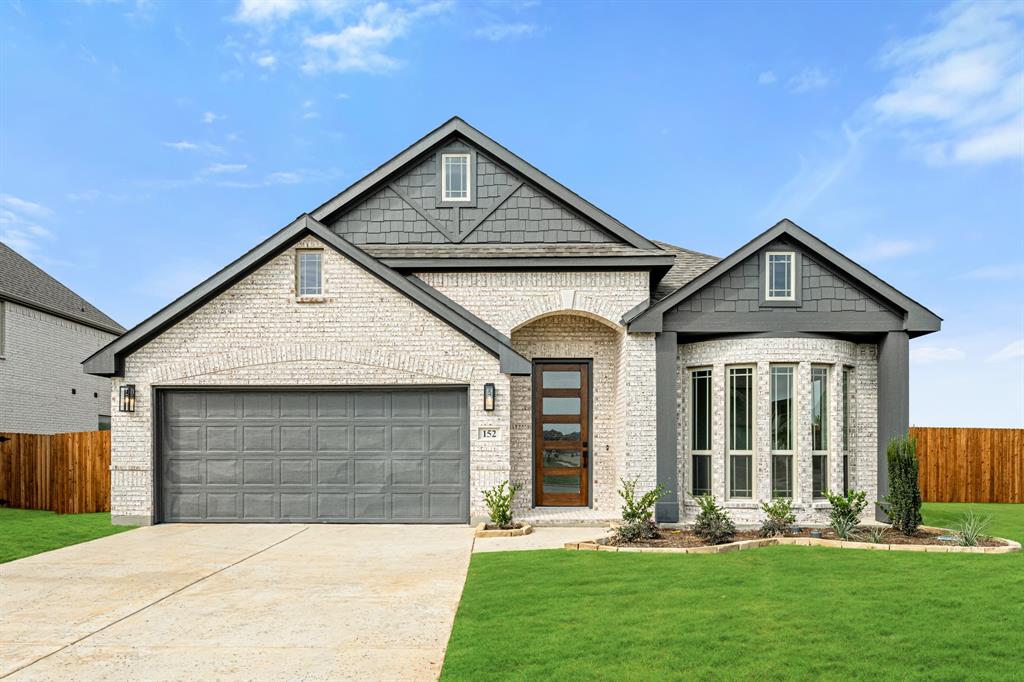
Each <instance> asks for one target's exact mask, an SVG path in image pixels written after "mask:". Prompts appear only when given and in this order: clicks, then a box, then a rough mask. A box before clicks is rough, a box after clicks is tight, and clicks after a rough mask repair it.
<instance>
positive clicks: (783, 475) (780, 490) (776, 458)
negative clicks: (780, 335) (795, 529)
mask: <svg viewBox="0 0 1024 682" xmlns="http://www.w3.org/2000/svg"><path fill="white" fill-rule="evenodd" d="M770 383H771V386H770V391H771V403H772V433H771V437H772V497H792V496H793V454H792V453H793V367H792V366H784V365H772V368H771V382H770ZM780 453H781V454H780Z"/></svg>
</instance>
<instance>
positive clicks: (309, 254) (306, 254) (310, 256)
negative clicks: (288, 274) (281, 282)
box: [295, 249, 324, 296]
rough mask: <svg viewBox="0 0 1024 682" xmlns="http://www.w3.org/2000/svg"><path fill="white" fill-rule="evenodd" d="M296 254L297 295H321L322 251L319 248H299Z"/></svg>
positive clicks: (322, 289)
mask: <svg viewBox="0 0 1024 682" xmlns="http://www.w3.org/2000/svg"><path fill="white" fill-rule="evenodd" d="M296 255H297V260H296V264H295V276H296V289H297V291H298V294H299V296H320V295H322V294H323V292H324V288H323V257H324V252H323V251H321V250H320V249H300V250H299V251H298V252H297V253H296Z"/></svg>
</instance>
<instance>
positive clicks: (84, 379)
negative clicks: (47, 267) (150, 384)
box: [0, 242, 124, 433]
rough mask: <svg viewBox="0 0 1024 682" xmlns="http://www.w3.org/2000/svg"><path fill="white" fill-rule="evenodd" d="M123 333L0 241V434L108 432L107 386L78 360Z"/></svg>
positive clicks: (99, 313) (88, 304)
mask: <svg viewBox="0 0 1024 682" xmlns="http://www.w3.org/2000/svg"><path fill="white" fill-rule="evenodd" d="M122 333H124V328H123V327H122V326H121V325H119V324H118V323H117V322H114V321H113V320H112V319H110V318H109V317H107V316H106V315H104V314H103V313H102V312H101V311H100V310H99V309H97V308H96V307H95V306H94V305H92V304H91V303H89V302H88V301H86V300H85V299H84V298H82V297H81V296H79V295H78V294H76V293H75V292H73V291H71V290H70V289H68V288H67V287H66V286H64V285H63V284H61V283H60V282H58V281H57V280H55V279H54V278H53V277H50V276H49V275H48V274H46V273H45V272H43V271H42V270H40V269H39V268H37V267H36V266H35V265H33V264H32V263H31V262H29V260H28V259H26V258H25V257H24V256H21V255H20V254H18V253H17V252H15V251H14V250H13V249H11V248H10V247H9V246H7V245H6V244H4V243H3V242H0V431H6V432H16V433H63V432H69V431H95V430H97V429H109V428H110V415H111V408H110V380H109V379H106V378H104V377H96V376H88V375H83V374H82V359H83V358H85V357H87V356H89V355H90V354H92V353H95V352H96V351H97V350H98V349H100V348H102V347H103V346H105V345H107V344H108V343H110V342H111V341H113V340H114V339H116V338H117V337H118V336H119V335H120V334H122Z"/></svg>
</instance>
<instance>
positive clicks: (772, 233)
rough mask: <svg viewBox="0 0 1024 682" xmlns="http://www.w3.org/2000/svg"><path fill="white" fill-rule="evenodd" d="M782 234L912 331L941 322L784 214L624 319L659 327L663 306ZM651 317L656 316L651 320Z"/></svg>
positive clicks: (633, 327) (637, 326) (636, 327)
mask: <svg viewBox="0 0 1024 682" xmlns="http://www.w3.org/2000/svg"><path fill="white" fill-rule="evenodd" d="M782 236H788V237H790V238H792V239H794V240H796V241H797V242H798V243H800V245H801V246H804V247H806V248H807V249H809V250H810V251H812V252H814V253H815V254H816V255H818V256H819V257H821V258H823V259H824V260H825V261H826V262H827V263H828V264H831V265H832V266H833V267H835V268H837V269H838V270H839V271H840V273H842V274H845V275H846V276H847V277H850V278H851V279H852V280H854V281H855V282H857V283H859V284H861V285H862V286H864V287H865V288H867V289H868V290H870V291H871V292H872V293H873V294H874V295H876V296H878V297H880V298H882V299H883V300H885V301H888V302H890V303H892V304H893V305H895V306H896V307H897V308H899V309H900V310H902V311H903V312H904V313H906V316H905V319H904V325H905V326H906V328H907V329H908V330H914V331H925V332H927V331H937V330H938V329H939V327H940V326H941V321H942V319H941V318H940V317H938V316H937V315H935V313H933V312H931V311H930V310H928V309H927V308H925V307H924V306H922V305H921V304H920V303H917V302H916V301H914V300H913V299H911V298H910V297H908V296H906V295H904V294H902V293H900V292H899V291H898V290H897V289H895V288H894V287H893V286H892V285H890V284H887V283H886V282H884V281H883V280H881V279H880V278H878V277H876V276H875V275H872V274H871V273H870V272H868V271H867V270H865V269H864V268H863V267H861V266H860V265H857V264H856V263H854V262H853V261H852V260H850V259H849V258H847V257H846V256H844V255H842V254H841V253H839V252H838V251H836V250H835V249H833V248H832V247H831V246H829V245H828V244H826V243H824V242H823V241H821V240H820V239H818V238H817V237H815V236H814V235H812V234H811V233H809V232H807V231H806V230H804V229H803V228H802V227H800V226H799V225H797V224H796V223H794V222H792V221H791V220H789V219H788V218H786V219H783V220H781V221H779V222H778V223H776V224H775V225H773V226H772V227H771V228H769V229H768V230H766V231H765V232H762V233H761V234H760V235H758V236H757V237H754V238H753V239H752V240H750V241H749V242H747V243H746V244H744V245H743V246H741V247H740V248H739V249H737V250H736V251H734V252H733V253H731V254H730V255H728V256H726V257H725V258H724V259H722V260H720V261H719V262H718V263H716V264H715V265H712V266H711V267H710V268H708V269H707V270H705V271H704V272H703V273H701V274H700V275H698V276H697V277H695V278H694V279H693V280H691V281H690V282H688V283H686V284H684V285H683V286H682V287H680V288H679V289H677V290H676V291H675V292H673V293H671V294H669V295H668V296H666V297H665V298H663V299H661V300H660V301H658V302H657V303H655V304H654V305H653V306H651V307H650V308H648V309H647V310H645V311H643V312H641V313H639V314H637V315H635V316H634V317H633V319H631V320H627V323H628V326H629V329H630V331H661V329H662V323H661V320H660V318H661V317H662V315H664V313H665V312H666V311H667V310H670V309H671V308H673V307H675V306H676V305H678V304H679V303H680V302H681V301H683V300H684V299H686V298H688V297H689V296H692V295H693V294H694V293H696V292H697V291H699V290H700V289H703V288H704V287H705V286H707V285H708V284H710V283H711V282H713V281H714V280H716V279H717V278H718V277H720V276H722V275H723V274H725V273H726V272H728V271H729V270H731V269H732V268H733V267H735V266H736V265H738V264H739V263H741V262H743V261H744V260H746V259H747V258H748V257H750V256H751V255H753V254H755V253H756V252H757V251H759V250H760V249H762V248H764V247H765V246H767V245H768V244H770V243H771V242H772V241H774V240H776V239H778V238H779V237H782ZM655 318H658V319H657V321H655Z"/></svg>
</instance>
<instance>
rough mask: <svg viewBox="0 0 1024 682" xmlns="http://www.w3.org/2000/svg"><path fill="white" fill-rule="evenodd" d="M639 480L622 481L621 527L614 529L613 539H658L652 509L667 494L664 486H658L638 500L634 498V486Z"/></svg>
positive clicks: (620, 490) (620, 494)
mask: <svg viewBox="0 0 1024 682" xmlns="http://www.w3.org/2000/svg"><path fill="white" fill-rule="evenodd" d="M638 482H639V479H633V480H632V481H627V480H625V479H622V488H620V489H619V497H621V498H622V501H623V505H622V525H620V526H619V527H618V528H616V529H615V538H616V539H617V540H621V541H623V542H635V541H636V540H650V539H652V538H656V537H658V525H657V524H656V523H655V522H654V519H653V518H651V516H652V511H651V510H652V509H654V505H655V504H656V503H657V502H658V500H660V499H661V498H663V497H664V496H665V495H667V494H668V491H667V490H666V489H665V486H663V485H661V484H658V485H657V486H655V487H654V489H652V490H648V491H647V492H646V493H644V494H643V495H641V496H640V497H639V498H637V496H636V484H637V483H638Z"/></svg>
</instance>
